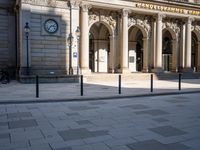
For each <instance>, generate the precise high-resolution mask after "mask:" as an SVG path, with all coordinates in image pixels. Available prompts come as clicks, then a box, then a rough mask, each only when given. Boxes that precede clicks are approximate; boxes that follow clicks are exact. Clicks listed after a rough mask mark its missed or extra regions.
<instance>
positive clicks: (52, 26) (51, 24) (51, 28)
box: [44, 19, 58, 34]
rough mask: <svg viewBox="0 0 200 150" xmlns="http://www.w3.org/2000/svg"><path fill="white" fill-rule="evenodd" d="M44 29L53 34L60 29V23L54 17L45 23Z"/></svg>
mask: <svg viewBox="0 0 200 150" xmlns="http://www.w3.org/2000/svg"><path fill="white" fill-rule="evenodd" d="M44 29H45V30H46V31H47V32H48V33H51V34H53V33H56V32H57V31H58V23H57V22H56V21H55V20H53V19H48V20H46V21H45V23H44Z"/></svg>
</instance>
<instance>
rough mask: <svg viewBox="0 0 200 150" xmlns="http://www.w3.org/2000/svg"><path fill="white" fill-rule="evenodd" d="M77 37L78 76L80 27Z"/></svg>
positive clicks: (77, 30)
mask: <svg viewBox="0 0 200 150" xmlns="http://www.w3.org/2000/svg"><path fill="white" fill-rule="evenodd" d="M76 37H77V75H79V39H80V28H79V26H78V27H77V29H76Z"/></svg>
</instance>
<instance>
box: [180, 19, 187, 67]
mask: <svg viewBox="0 0 200 150" xmlns="http://www.w3.org/2000/svg"><path fill="white" fill-rule="evenodd" d="M185 37H186V35H185V22H184V23H183V24H182V26H181V42H180V68H179V69H181V70H182V69H183V68H184V67H185Z"/></svg>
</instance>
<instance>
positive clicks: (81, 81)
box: [81, 75, 83, 96]
mask: <svg viewBox="0 0 200 150" xmlns="http://www.w3.org/2000/svg"><path fill="white" fill-rule="evenodd" d="M81 96H83V75H81Z"/></svg>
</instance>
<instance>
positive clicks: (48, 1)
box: [21, 0, 69, 8]
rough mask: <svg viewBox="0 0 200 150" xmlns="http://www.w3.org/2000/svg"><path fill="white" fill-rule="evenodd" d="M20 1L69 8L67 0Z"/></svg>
mask: <svg viewBox="0 0 200 150" xmlns="http://www.w3.org/2000/svg"><path fill="white" fill-rule="evenodd" d="M21 3H24V4H31V5H37V6H47V7H58V8H69V7H68V1H60V0H21Z"/></svg>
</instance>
